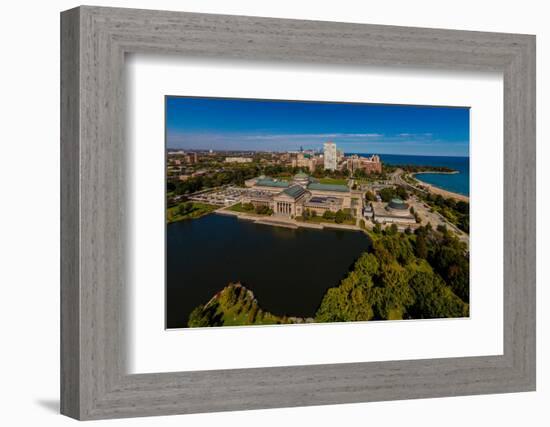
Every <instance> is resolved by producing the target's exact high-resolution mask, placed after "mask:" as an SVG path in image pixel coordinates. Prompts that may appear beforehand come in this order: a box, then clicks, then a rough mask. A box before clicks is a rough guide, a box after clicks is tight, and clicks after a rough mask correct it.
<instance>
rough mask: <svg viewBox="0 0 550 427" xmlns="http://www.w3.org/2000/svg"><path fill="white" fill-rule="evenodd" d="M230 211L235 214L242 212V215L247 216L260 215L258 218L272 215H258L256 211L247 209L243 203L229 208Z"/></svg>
mask: <svg viewBox="0 0 550 427" xmlns="http://www.w3.org/2000/svg"><path fill="white" fill-rule="evenodd" d="M227 210H228V211H233V212H242V213H246V214H249V215H258V216H269V215H271V214H270V213H258V212H256V210H255V209H246V208H245V207H244V206H243V204H242V203H237V204H236V205H233V206H231V207H229V208H227Z"/></svg>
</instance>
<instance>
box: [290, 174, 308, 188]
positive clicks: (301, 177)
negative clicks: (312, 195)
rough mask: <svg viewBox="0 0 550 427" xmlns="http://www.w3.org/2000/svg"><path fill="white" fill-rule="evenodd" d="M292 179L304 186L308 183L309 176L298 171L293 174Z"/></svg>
mask: <svg viewBox="0 0 550 427" xmlns="http://www.w3.org/2000/svg"><path fill="white" fill-rule="evenodd" d="M293 181H294V182H295V183H296V184H298V185H301V186H303V187H306V186H307V185H308V184H309V176H308V175H307V174H305V173H303V172H299V173H297V174H296V175H294V178H293Z"/></svg>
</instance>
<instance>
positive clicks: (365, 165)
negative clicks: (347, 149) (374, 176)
mask: <svg viewBox="0 0 550 427" xmlns="http://www.w3.org/2000/svg"><path fill="white" fill-rule="evenodd" d="M346 165H347V168H348V170H349V171H351V172H352V173H353V172H355V171H356V170H363V171H365V172H366V173H381V172H382V162H381V161H380V156H378V155H376V154H373V155H372V156H370V157H360V156H358V155H357V154H354V155H352V156H350V157H348V158H346Z"/></svg>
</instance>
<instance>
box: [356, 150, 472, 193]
mask: <svg viewBox="0 0 550 427" xmlns="http://www.w3.org/2000/svg"><path fill="white" fill-rule="evenodd" d="M363 155H365V154H363ZM380 159H381V160H382V162H383V163H387V164H389V165H418V166H445V167H448V168H451V169H454V170H456V171H458V172H459V173H457V174H452V175H451V174H437V173H423V174H419V175H418V179H420V180H422V181H424V182H427V183H428V184H432V185H435V186H437V187H440V188H442V189H444V190H448V191H453V192H455V193H459V194H463V195H465V196H469V195H470V158H469V157H444V156H410V155H404V154H380Z"/></svg>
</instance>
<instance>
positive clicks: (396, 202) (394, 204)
mask: <svg viewBox="0 0 550 427" xmlns="http://www.w3.org/2000/svg"><path fill="white" fill-rule="evenodd" d="M388 207H390V208H391V209H396V210H407V209H409V205H407V204H406V203H405V202H404V201H403V200H401V199H399V198H395V199H391V201H390V203H389V205H388Z"/></svg>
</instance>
